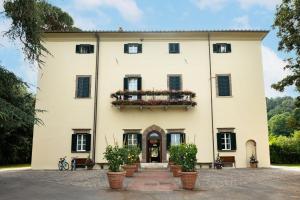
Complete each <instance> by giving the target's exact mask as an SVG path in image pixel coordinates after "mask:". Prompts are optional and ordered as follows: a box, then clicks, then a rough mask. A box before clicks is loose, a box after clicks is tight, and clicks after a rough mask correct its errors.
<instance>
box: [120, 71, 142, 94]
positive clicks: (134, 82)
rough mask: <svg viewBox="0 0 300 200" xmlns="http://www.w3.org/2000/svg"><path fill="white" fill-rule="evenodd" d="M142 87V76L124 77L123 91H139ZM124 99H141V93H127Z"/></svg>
mask: <svg viewBox="0 0 300 200" xmlns="http://www.w3.org/2000/svg"><path fill="white" fill-rule="evenodd" d="M141 89H142V78H141V77H138V76H132V77H130V76H128V77H125V78H124V91H140V90H141ZM125 99H128V100H137V99H141V95H127V96H125Z"/></svg>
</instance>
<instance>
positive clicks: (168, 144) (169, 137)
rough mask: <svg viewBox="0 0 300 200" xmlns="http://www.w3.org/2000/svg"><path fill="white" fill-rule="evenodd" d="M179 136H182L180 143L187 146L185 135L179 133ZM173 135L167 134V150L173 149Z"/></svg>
mask: <svg viewBox="0 0 300 200" xmlns="http://www.w3.org/2000/svg"><path fill="white" fill-rule="evenodd" d="M176 134H177V133H176ZM179 134H180V143H181V144H185V133H179ZM171 135H172V133H168V134H167V150H169V149H170V147H171Z"/></svg>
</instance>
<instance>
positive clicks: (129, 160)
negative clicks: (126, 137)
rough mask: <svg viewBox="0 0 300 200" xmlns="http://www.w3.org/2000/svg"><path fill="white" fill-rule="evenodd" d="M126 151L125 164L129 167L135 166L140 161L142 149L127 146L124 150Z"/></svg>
mask: <svg viewBox="0 0 300 200" xmlns="http://www.w3.org/2000/svg"><path fill="white" fill-rule="evenodd" d="M123 151H124V154H123V156H124V163H125V164H127V165H133V164H134V163H136V162H137V161H138V159H139V155H140V153H141V150H140V148H138V147H136V146H130V147H129V146H127V147H124V148H123Z"/></svg>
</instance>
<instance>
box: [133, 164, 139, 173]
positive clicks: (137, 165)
mask: <svg viewBox="0 0 300 200" xmlns="http://www.w3.org/2000/svg"><path fill="white" fill-rule="evenodd" d="M134 164H135V172H138V171H139V166H140V163H134Z"/></svg>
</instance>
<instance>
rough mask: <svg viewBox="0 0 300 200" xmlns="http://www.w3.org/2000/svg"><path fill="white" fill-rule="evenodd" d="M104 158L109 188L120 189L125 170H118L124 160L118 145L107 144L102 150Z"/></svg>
mask: <svg viewBox="0 0 300 200" xmlns="http://www.w3.org/2000/svg"><path fill="white" fill-rule="evenodd" d="M104 158H105V159H106V160H107V163H108V169H109V171H108V172H107V178H108V182H109V186H110V188H112V189H121V188H122V187H123V181H124V177H125V172H122V171H120V166H121V165H122V164H123V162H124V160H123V158H124V156H123V150H122V149H121V148H119V147H118V146H114V147H113V146H111V145H109V146H107V147H106V150H105V152H104Z"/></svg>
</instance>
